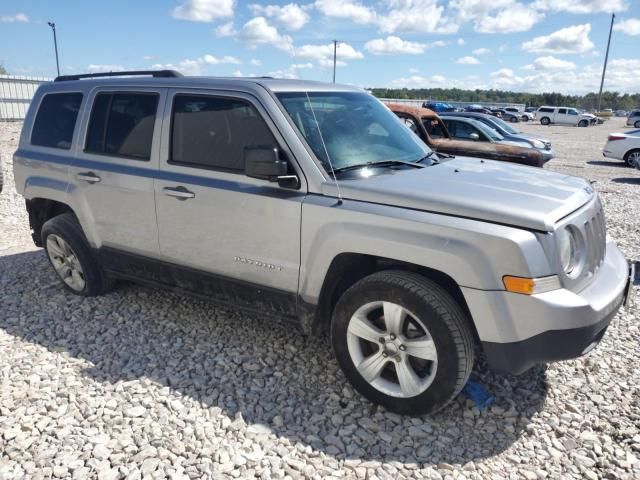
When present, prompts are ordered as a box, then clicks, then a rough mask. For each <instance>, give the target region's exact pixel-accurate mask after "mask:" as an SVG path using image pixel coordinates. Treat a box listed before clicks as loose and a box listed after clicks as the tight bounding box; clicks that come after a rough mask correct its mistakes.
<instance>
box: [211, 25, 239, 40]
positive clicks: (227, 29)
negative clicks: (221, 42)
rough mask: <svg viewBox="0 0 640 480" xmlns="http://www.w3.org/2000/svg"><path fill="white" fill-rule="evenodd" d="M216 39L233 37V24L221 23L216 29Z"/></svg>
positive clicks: (234, 31)
mask: <svg viewBox="0 0 640 480" xmlns="http://www.w3.org/2000/svg"><path fill="white" fill-rule="evenodd" d="M215 32H216V37H233V36H234V35H235V34H236V33H238V32H236V30H235V28H233V22H227V23H223V24H222V25H219V26H218V27H216V30H215Z"/></svg>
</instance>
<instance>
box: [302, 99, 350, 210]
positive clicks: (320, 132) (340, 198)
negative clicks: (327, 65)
mask: <svg viewBox="0 0 640 480" xmlns="http://www.w3.org/2000/svg"><path fill="white" fill-rule="evenodd" d="M304 93H305V95H306V96H307V101H308V102H309V108H311V114H312V115H313V120H314V121H315V122H316V127H317V128H318V133H319V134H320V141H321V142H322V148H324V153H325V155H326V156H327V160H328V161H329V168H330V169H331V175H332V176H333V181H334V182H336V188H337V189H338V205H341V204H342V192H341V191H340V184H339V183H338V178H337V177H336V172H335V170H334V169H333V163H332V162H331V156H330V155H329V150H327V145H326V144H325V143H324V136H323V135H322V130H321V129H320V124H319V123H318V119H317V118H316V111H315V110H314V108H313V104H312V103H311V99H310V98H309V92H304Z"/></svg>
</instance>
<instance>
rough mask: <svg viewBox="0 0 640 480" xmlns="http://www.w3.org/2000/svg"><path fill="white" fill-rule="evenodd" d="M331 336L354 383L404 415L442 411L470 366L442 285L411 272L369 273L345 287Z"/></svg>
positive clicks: (462, 319)
mask: <svg viewBox="0 0 640 480" xmlns="http://www.w3.org/2000/svg"><path fill="white" fill-rule="evenodd" d="M331 340H332V344H333V349H334V352H335V354H336V358H337V360H338V363H339V364H340V367H341V368H342V370H343V372H344V373H345V375H346V377H347V379H348V380H349V381H350V382H351V384H352V385H353V386H354V388H355V389H356V390H357V391H358V392H360V393H361V394H362V395H363V396H364V397H366V398H367V399H369V400H370V401H372V402H373V403H377V404H380V405H382V406H384V407H385V408H386V409H387V410H390V411H392V412H397V413H401V414H409V415H418V414H424V413H433V412H436V411H437V410H439V409H441V408H442V407H444V406H445V405H446V404H447V403H449V402H450V401H451V400H453V399H454V398H455V397H456V396H457V395H458V393H460V391H461V390H462V388H463V387H464V385H465V383H466V382H467V380H468V378H469V375H470V374H471V369H472V367H473V360H474V342H473V334H472V332H471V329H470V327H469V321H468V319H467V317H466V315H465V313H464V311H463V310H462V308H461V307H460V305H459V304H458V303H457V302H456V301H455V300H454V299H453V298H452V297H451V295H450V294H449V293H448V292H447V291H446V290H444V289H443V288H442V287H440V286H439V285H437V284H436V283H434V282H433V281H431V280H429V279H427V278H424V277H422V276H421V275H418V274H415V273H411V272H403V271H382V272H378V273H374V274H372V275H370V276H368V277H365V278H364V279H362V280H360V281H359V282H357V283H356V284H354V285H353V286H352V287H351V288H349V289H348V290H347V291H346V292H345V293H344V294H343V295H342V297H341V298H340V300H339V301H338V303H337V305H336V308H335V310H334V314H333V319H332V323H331Z"/></svg>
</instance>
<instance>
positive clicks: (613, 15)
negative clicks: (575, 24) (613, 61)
mask: <svg viewBox="0 0 640 480" xmlns="http://www.w3.org/2000/svg"><path fill="white" fill-rule="evenodd" d="M615 18H616V14H615V13H612V14H611V26H610V27H609V40H607V53H606V54H605V56H604V66H603V67H602V80H600V93H598V112H599V111H600V106H601V105H600V102H601V101H602V87H603V86H604V74H605V73H606V71H607V60H609V45H611V32H612V31H613V21H614V20H615Z"/></svg>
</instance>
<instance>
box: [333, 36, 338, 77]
mask: <svg viewBox="0 0 640 480" xmlns="http://www.w3.org/2000/svg"><path fill="white" fill-rule="evenodd" d="M337 53H338V41H337V40H334V41H333V83H336V57H337Z"/></svg>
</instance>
